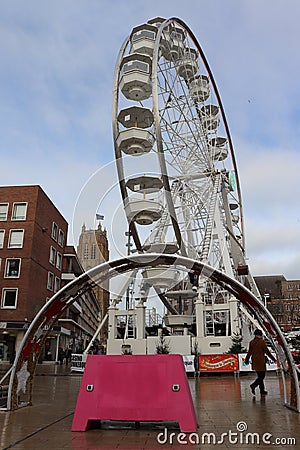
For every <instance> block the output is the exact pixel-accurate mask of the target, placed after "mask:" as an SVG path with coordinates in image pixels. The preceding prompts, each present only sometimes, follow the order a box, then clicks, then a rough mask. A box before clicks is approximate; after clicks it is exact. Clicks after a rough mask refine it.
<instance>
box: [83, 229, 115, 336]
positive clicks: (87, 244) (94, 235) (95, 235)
mask: <svg viewBox="0 0 300 450" xmlns="http://www.w3.org/2000/svg"><path fill="white" fill-rule="evenodd" d="M77 255H78V259H79V261H80V263H81V265H82V267H83V268H84V270H85V271H87V270H89V269H91V268H92V267H95V266H98V265H99V264H101V263H103V262H104V261H108V259H109V249H108V239H107V232H106V229H104V230H103V229H102V226H101V223H99V225H98V228H97V229H96V230H90V229H86V226H85V225H83V226H82V229H81V234H80V236H79V244H78V247H77ZM93 290H94V293H95V296H96V298H97V299H98V302H99V305H100V310H101V320H102V319H103V317H104V316H105V314H106V313H107V310H108V307H109V280H106V281H105V282H104V283H102V285H101V286H96V287H95V288H94V289H93ZM107 331H108V325H107V322H106V324H105V325H104V326H103V328H102V330H101V332H100V340H101V343H104V342H106V340H107Z"/></svg>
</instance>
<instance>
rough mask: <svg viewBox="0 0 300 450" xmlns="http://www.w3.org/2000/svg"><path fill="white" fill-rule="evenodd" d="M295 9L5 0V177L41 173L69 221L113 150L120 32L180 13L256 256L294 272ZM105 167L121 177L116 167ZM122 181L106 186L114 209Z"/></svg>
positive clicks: (231, 3)
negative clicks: (212, 101)
mask: <svg viewBox="0 0 300 450" xmlns="http://www.w3.org/2000/svg"><path fill="white" fill-rule="evenodd" d="M299 14H300V4H299V3H298V2H285V1H283V0H273V1H272V2H270V1H269V2H268V1H265V2H261V1H260V0H244V1H243V2H241V1H238V0H227V1H226V2H222V1H219V0H212V1H210V2H204V1H197V0H190V1H188V0H187V1H185V2H183V1H177V0H165V1H164V2H161V1H158V0H153V1H152V2H142V3H141V4H140V5H139V7H138V8H137V6H136V1H134V0H127V1H126V2H125V1H121V0H116V1H114V2H111V1H108V0H101V2H99V1H97V0H89V2H86V1H81V0H79V1H77V2H74V1H71V0H60V1H58V0H53V1H51V2H48V3H47V5H45V4H44V3H43V2H40V1H38V0H28V1H27V2H26V8H24V7H23V2H22V1H20V0H15V1H13V2H4V3H3V4H2V5H1V18H0V58H1V67H2V70H1V73H0V95H1V103H0V132H1V144H0V151H1V169H2V171H1V173H2V184H19V183H22V184H32V183H39V184H41V185H42V187H44V189H45V190H46V192H47V193H48V194H49V195H50V197H51V198H52V200H53V201H54V203H55V204H56V205H57V206H58V207H59V209H60V210H61V211H62V212H63V214H64V215H65V216H66V218H67V219H68V221H69V223H71V222H72V216H73V210H74V207H75V204H76V199H77V197H78V195H79V193H80V191H81V189H82V187H83V186H84V185H85V183H86V181H87V180H88V179H89V177H90V176H91V175H92V174H93V173H94V172H95V171H96V170H97V169H98V168H99V167H101V166H103V165H104V164H106V163H108V162H109V161H111V160H113V158H114V154H113V142H112V132H111V101H112V81H113V76H114V66H115V61H116V59H117V55H118V52H119V49H120V47H121V44H122V42H123V40H124V39H125V37H126V36H127V35H128V34H129V33H130V31H131V29H132V27H133V26H135V25H138V24H140V23H143V22H145V21H146V20H148V19H149V18H151V17H154V16H158V15H159V16H164V17H172V16H177V17H180V18H182V19H183V20H184V21H185V22H186V23H187V24H188V25H189V26H190V28H191V29H192V31H193V32H194V34H195V35H196V37H197V39H198V40H199V42H200V44H201V46H202V48H203V50H204V53H205V54H206V55H207V59H208V62H209V64H210V67H211V69H212V71H213V74H214V76H215V78H216V82H217V85H218V87H219V90H220V94H221V98H222V100H223V104H224V107H225V111H226V115H227V117H228V121H229V127H230V129H231V133H232V138H233V143H234V147H235V149H236V150H235V152H236V158H237V162H238V167H239V173H240V180H241V187H242V194H243V203H244V212H245V225H246V242H247V253H248V255H249V257H250V261H251V267H253V270H254V271H255V273H257V274H259V273H266V272H268V271H270V272H273V273H275V272H279V270H276V267H278V269H279V268H280V272H283V273H285V274H286V275H287V276H293V277H295V278H299V270H298V269H295V268H296V267H297V266H296V262H297V261H298V263H299V254H300V250H299V219H300V217H299V215H300V213H299V207H298V205H299V183H298V182H297V180H298V178H299V177H298V168H299V163H300V161H299V159H300V157H299V149H298V148H299V139H300V133H299V131H300V127H299V123H300V121H299V116H300V110H299V82H298V76H297V74H298V73H299V72H300V67H299V66H300V58H299V52H298V43H299V34H300V33H299V27H298V18H299ZM140 162H141V161H137V160H135V161H134V164H137V163H138V164H140ZM12 168H13V169H12ZM151 169H152V170H154V171H155V170H156V168H154V166H153V167H152V166H151ZM128 170H130V171H132V173H133V171H134V168H132V169H131V168H130V169H128ZM139 170H143V167H141V166H139ZM145 170H147V167H146V168H145ZM109 177H111V178H109ZM104 179H105V180H106V179H108V180H109V179H110V180H113V181H112V184H113V185H115V186H117V184H116V183H117V179H116V174H115V171H114V170H109V171H108V172H107V173H105V176H104V177H103V180H104ZM99 184H101V183H99ZM104 184H105V183H104ZM97 189H98V188H97V186H95V192H96V193H97V192H98V191H97ZM99 192H101V189H100V190H99ZM117 192H118V187H116V188H114V190H113V191H111V194H110V196H111V197H110V196H108V197H107V198H110V202H108V203H111V202H112V201H115V202H116V208H117V209H118V205H119V202H120V196H119V193H118V194H117ZM104 203H105V202H104ZM104 203H103V205H102V207H103V209H105V215H106V217H107V220H108V218H109V217H110V215H109V208H108V207H107V206H106V204H104ZM86 205H88V203H86ZM93 207H94V206H93ZM86 214H88V212H86ZM93 214H94V211H93V212H92V215H93ZM118 220H119V219H118ZM120 223H122V227H124V228H126V222H124V224H123V222H120ZM90 226H92V224H91V225H90ZM111 233H112V234H113V235H116V234H117V233H116V229H113V231H112V232H111ZM120 234H123V228H122V231H121V232H120ZM122 239H123V236H122ZM293 244H294V245H293ZM118 245H122V243H121V238H120V244H119V243H118ZM298 267H299V264H298ZM297 271H298V274H297ZM291 274H292V275H291Z"/></svg>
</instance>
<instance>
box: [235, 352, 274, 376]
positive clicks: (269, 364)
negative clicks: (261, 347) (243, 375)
mask: <svg viewBox="0 0 300 450" xmlns="http://www.w3.org/2000/svg"><path fill="white" fill-rule="evenodd" d="M271 353H272V352H271ZM246 355H247V353H239V355H238V357H239V371H240V372H253V369H252V364H251V358H250V362H249V364H245V358H246ZM272 355H273V356H274V358H275V359H276V354H275V353H272ZM266 358H267V360H266V366H267V370H277V369H278V364H277V362H275V363H274V362H273V361H272V360H271V359H270V358H269V357H268V356H266Z"/></svg>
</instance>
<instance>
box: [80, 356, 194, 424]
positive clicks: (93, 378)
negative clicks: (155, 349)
mask: <svg viewBox="0 0 300 450" xmlns="http://www.w3.org/2000/svg"><path fill="white" fill-rule="evenodd" d="M93 420H124V421H141V422H143V421H177V422H178V423H179V426H180V429H181V431H185V432H195V431H196V429H197V421H196V415H195V410H194V405H193V401H192V397H191V393H190V389H189V384H188V380H187V376H186V373H185V369H184V364H183V360H182V357H181V355H136V356H135V355H89V356H88V358H87V362H86V366H85V371H84V374H83V378H82V382H81V387H80V391H79V395H78V399H77V405H76V410H75V414H74V419H73V424H72V431H86V430H87V429H88V428H90V427H91V425H92V422H91V421H93Z"/></svg>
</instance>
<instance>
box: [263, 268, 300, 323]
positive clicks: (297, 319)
mask: <svg viewBox="0 0 300 450" xmlns="http://www.w3.org/2000/svg"><path fill="white" fill-rule="evenodd" d="M254 278H255V282H256V284H257V286H258V289H259V291H260V294H261V296H262V299H263V300H264V301H265V303H266V305H267V307H268V309H269V310H270V312H271V313H272V315H273V316H274V318H275V320H276V321H277V323H278V325H279V326H280V327H281V328H282V330H284V331H291V330H298V329H300V280H287V279H286V278H285V277H284V276H283V275H269V276H259V277H254Z"/></svg>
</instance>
